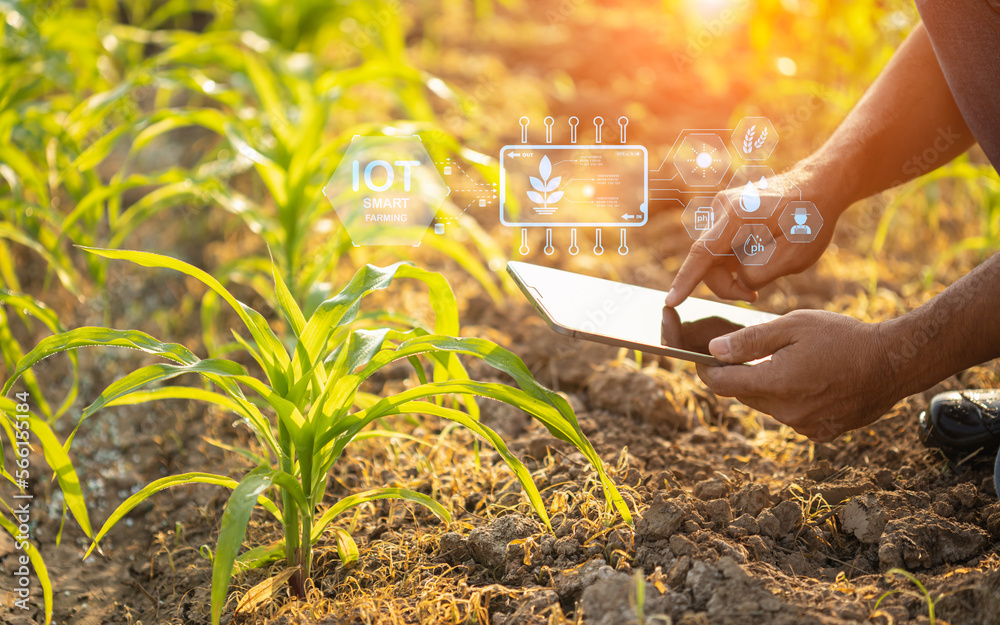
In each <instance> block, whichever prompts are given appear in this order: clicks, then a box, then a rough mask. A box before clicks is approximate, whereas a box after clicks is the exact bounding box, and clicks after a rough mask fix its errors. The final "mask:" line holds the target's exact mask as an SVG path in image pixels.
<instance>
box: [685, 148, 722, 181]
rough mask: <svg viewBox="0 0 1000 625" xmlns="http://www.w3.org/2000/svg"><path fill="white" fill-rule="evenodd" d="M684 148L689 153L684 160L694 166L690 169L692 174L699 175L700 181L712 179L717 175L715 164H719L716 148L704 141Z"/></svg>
mask: <svg viewBox="0 0 1000 625" xmlns="http://www.w3.org/2000/svg"><path fill="white" fill-rule="evenodd" d="M685 147H686V148H687V151H688V153H689V154H688V157H687V158H686V159H685V160H686V161H687V162H688V163H693V164H694V167H692V168H691V172H692V173H693V174H695V175H700V176H701V179H702V180H704V179H706V178H714V177H715V176H716V175H717V174H718V173H719V172H718V170H717V169H716V168H715V165H716V163H718V162H719V159H718V153H719V150H718V148H716V147H715V146H713V145H709V144H708V143H705V142H704V141H699V142H694V143H692V144H689V145H687V146H685Z"/></svg>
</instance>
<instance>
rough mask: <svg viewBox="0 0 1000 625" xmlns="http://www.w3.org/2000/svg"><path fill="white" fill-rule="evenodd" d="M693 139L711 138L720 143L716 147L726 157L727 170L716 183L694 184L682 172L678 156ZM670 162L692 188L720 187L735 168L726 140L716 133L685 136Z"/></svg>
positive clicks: (697, 133)
mask: <svg viewBox="0 0 1000 625" xmlns="http://www.w3.org/2000/svg"><path fill="white" fill-rule="evenodd" d="M692 137H711V138H713V139H715V140H717V141H718V145H717V146H715V147H716V148H718V149H721V150H722V152H723V153H724V154H725V155H726V168H725V170H723V171H721V172H720V173H719V178H718V180H716V181H715V182H714V183H711V184H709V183H705V182H692V181H691V180H688V178H687V177H686V176H685V175H684V172H683V171H682V170H681V167H680V166H679V165H678V164H677V161H678V156H679V155H680V153H681V150H682V149H683V148H684V145H685V144H686V143H687V141H688V140H689V139H691V138H692ZM706 143H707V141H706ZM670 162H671V163H672V164H673V166H674V169H676V170H677V175H679V176H680V177H681V180H683V181H684V183H685V184H686V185H688V186H690V187H718V186H719V185H720V184H722V181H723V180H725V178H726V174H727V173H729V170H730V169H732V167H733V155H732V154H730V153H729V148H728V147H727V146H726V141H725V139H723V138H722V137H720V136H719V135H717V134H716V133H714V132H690V133H688V134H687V135H684V138H683V139H681V142H680V144H679V145H678V146H677V151H676V152H675V153H674V156H673V158H672V159H670Z"/></svg>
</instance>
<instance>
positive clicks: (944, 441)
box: [920, 389, 1000, 468]
mask: <svg viewBox="0 0 1000 625" xmlns="http://www.w3.org/2000/svg"><path fill="white" fill-rule="evenodd" d="M920 440H921V442H922V443H923V444H924V445H926V446H927V447H936V448H939V449H940V450H941V451H943V452H944V453H945V455H947V456H949V457H951V458H952V459H953V460H957V459H958V458H959V457H961V456H966V455H968V454H971V453H973V452H975V451H976V450H983V451H984V452H995V451H996V450H997V447H1000V390H995V389H991V390H970V391H951V392H948V393H940V394H938V395H935V396H934V399H932V400H931V405H930V408H929V409H928V410H926V411H924V412H921V413H920ZM998 468H1000V465H998Z"/></svg>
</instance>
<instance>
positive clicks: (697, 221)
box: [694, 206, 715, 232]
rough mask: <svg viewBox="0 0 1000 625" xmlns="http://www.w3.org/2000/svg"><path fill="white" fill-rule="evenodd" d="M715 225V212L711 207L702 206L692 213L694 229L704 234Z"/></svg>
mask: <svg viewBox="0 0 1000 625" xmlns="http://www.w3.org/2000/svg"><path fill="white" fill-rule="evenodd" d="M714 225H715V211H714V210H712V207H711V206H702V207H700V208H699V209H698V210H696V211H695V212H694V229H695V230H698V231H701V232H704V231H706V230H711V229H712V226H714Z"/></svg>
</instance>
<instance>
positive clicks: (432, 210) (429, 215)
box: [321, 134, 451, 247]
mask: <svg viewBox="0 0 1000 625" xmlns="http://www.w3.org/2000/svg"><path fill="white" fill-rule="evenodd" d="M366 139H390V140H392V141H405V142H413V141H416V142H417V144H418V145H419V146H420V150H421V151H422V152H423V155H422V156H423V157H426V159H427V162H426V164H427V165H429V166H430V167H431V169H432V170H433V172H434V175H435V176H437V181H438V182H439V183H440V186H439V188H440V191H441V193H440V194H438V195H439V197H437V198H435V199H432V200H428V201H426V210H427V212H426V215H425V217H426V219H425V221H426V222H427V223H426V224H424V226H423V229H422V230H421V234H420V236H419V237H416V236H415V235H414V237H413V238H412V239H406V240H405V241H408V242H404V241H393V242H386V243H368V242H365V243H357V242H356V241H355V237H354V236H352V235H351V231H350V227H349V226H348V224H347V222H346V221H344V219H343V217H342V216H341V214H340V211H339V210H338V208H337V206H336V205H335V204H334V201H333V200H332V199H330V197H329V195H328V194H327V187H329V186H330V184H331V183H332V182H333V181H334V179H335V178H337V174H338V173H340V172H341V170H349V169H350V162H351V160H352V159H351V153H352V151H354V152H356V151H357V150H358V149H361V146H362V143H356V142H358V141H361V142H363V141H364V140H366ZM421 160H423V159H422V158H421ZM421 164H424V163H421ZM321 191H322V193H323V196H324V197H326V199H327V202H329V203H330V208H331V210H332V211H333V212H334V214H335V215H337V219H338V220H339V221H340V223H341V225H342V226H343V228H344V230H345V231H346V232H347V236H348V237H349V238H350V239H351V244H352V245H353V246H354V247H362V246H373V247H374V246H387V247H388V246H397V247H404V246H409V247H419V246H420V244H421V243H422V242H423V239H424V237H425V236H427V231H428V230H429V229H430V228H431V225H433V223H434V218H435V217H436V215H437V213H438V211H439V210H440V209H441V206H442V205H443V204H444V202H445V200H446V199H447V198H448V196H449V195H451V187H449V186H448V184H447V183H446V182H445V180H444V178H443V177H442V176H441V172H440V171H438V169H437V167H436V166H435V164H434V159H433V157H431V155H430V153H429V152H428V151H427V148H426V147H425V146H424V141H423V139H422V138H421V137H420V135H417V134H414V135H409V136H399V137H387V136H383V135H354V136H353V137H352V138H351V143H350V144H348V146H347V149H346V150H344V155H343V157H341V160H340V163H338V164H337V167H336V169H334V170H333V173H332V174H331V175H330V178H329V180H327V182H326V184H325V185H324V186H323V188H322V189H321ZM359 193H360V192H359ZM432 197H433V196H432ZM419 228H420V226H416V227H415V228H414V229H419ZM409 241H412V242H409Z"/></svg>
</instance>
